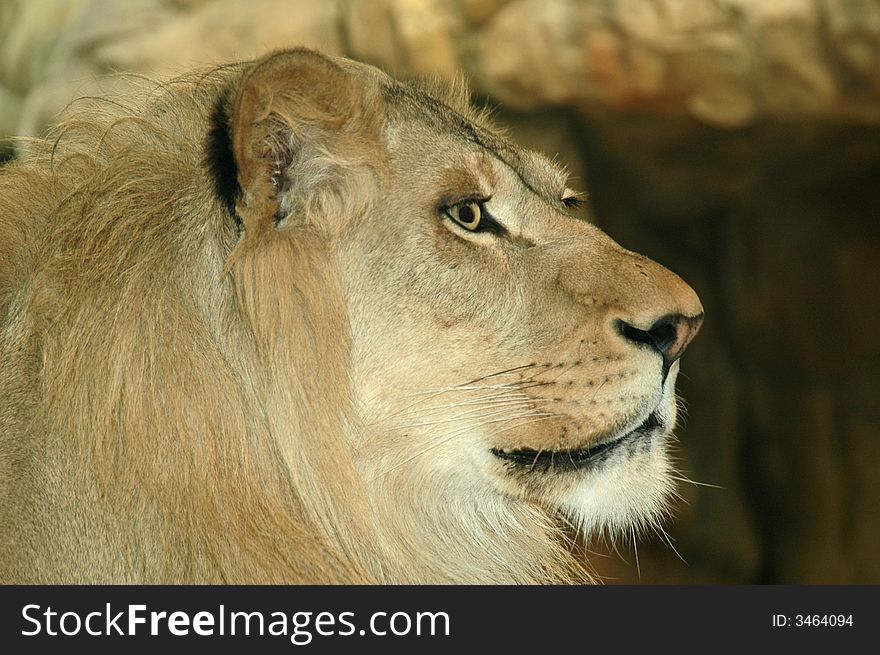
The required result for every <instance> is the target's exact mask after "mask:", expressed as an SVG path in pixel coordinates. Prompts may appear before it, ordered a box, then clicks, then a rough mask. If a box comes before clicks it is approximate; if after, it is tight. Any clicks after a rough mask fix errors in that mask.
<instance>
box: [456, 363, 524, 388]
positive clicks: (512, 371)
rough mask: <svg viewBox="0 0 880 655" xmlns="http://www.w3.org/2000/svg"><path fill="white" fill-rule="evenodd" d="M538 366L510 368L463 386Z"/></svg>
mask: <svg viewBox="0 0 880 655" xmlns="http://www.w3.org/2000/svg"><path fill="white" fill-rule="evenodd" d="M534 366H536V365H535V364H534V363H531V364H523V365H522V366H514V367H513V368H508V369H505V370H503V371H498V372H497V373H490V374H489V375H484V376H483V377H480V378H476V379H475V380H471V381H470V382H465V383H463V384H462V385H461V386H468V385H471V384H474V383H475V382H482V381H483V380H488V379H489V378H494V377H498V376H499V375H508V374H510V373H516V372H517V371H523V370H525V369H527V368H533V367H534Z"/></svg>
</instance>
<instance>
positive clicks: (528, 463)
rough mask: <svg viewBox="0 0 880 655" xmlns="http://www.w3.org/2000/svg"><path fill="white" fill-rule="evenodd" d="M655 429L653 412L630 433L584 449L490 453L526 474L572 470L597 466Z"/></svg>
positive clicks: (655, 415) (494, 450) (656, 423)
mask: <svg viewBox="0 0 880 655" xmlns="http://www.w3.org/2000/svg"><path fill="white" fill-rule="evenodd" d="M659 426H660V419H659V417H658V416H657V414H656V412H652V413H651V415H650V416H648V418H647V419H645V421H644V423H642V424H641V425H640V426H639V427H637V428H636V429H635V430H633V431H632V432H628V433H626V434H625V435H623V436H621V437H618V438H617V439H613V440H612V441H605V442H603V443H600V444H596V445H594V446H590V447H588V448H579V449H577V450H557V451H538V450H532V449H528V448H524V449H520V450H511V451H503V450H499V449H497V448H493V449H492V450H491V453H492V454H493V455H495V457H497V458H499V459H501V460H504V461H505V462H508V463H510V464H513V465H514V466H516V467H517V468H522V469H526V470H528V471H540V472H546V471H549V470H553V471H576V470H579V469H583V468H587V467H589V466H592V465H594V464H596V463H598V462H599V461H601V460H603V459H605V457H606V456H607V455H608V454H610V453H611V452H612V451H613V450H615V449H616V448H617V447H618V446H620V445H622V444H624V443H627V442H630V441H634V440H635V439H638V438H640V437H643V436H646V435H649V434H651V432H652V431H653V430H654V429H655V428H657V427H659Z"/></svg>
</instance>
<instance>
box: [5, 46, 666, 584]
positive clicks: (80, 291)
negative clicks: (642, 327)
mask: <svg viewBox="0 0 880 655" xmlns="http://www.w3.org/2000/svg"><path fill="white" fill-rule="evenodd" d="M294 54H297V53H294ZM299 54H300V56H304V55H301V53H299ZM291 56H294V55H291ZM308 56H313V55H308ZM321 61H325V60H323V59H322V60H321ZM326 62H329V60H326ZM326 62H325V63H321V64H319V65H317V66H318V68H320V70H319V71H318V72H317V73H314V74H316V75H317V74H321V75H324V74H327V75H335V76H336V78H339V79H336V78H334V79H332V80H330V82H328V84H327V88H328V89H330V91H328V92H327V93H328V94H331V95H333V96H334V97H337V98H338V97H340V96H343V97H348V96H345V94H346V93H348V91H347V90H346V89H347V87H345V84H346V83H343V82H341V81H340V80H341V77H340V76H341V75H342V73H340V72H339V71H343V72H344V74H345V75H346V76H349V77H356V78H361V77H368V76H369V75H368V74H367V73H365V72H364V70H366V67H363V68H361V67H360V66H355V65H353V64H351V65H349V64H344V63H335V64H333V63H326ZM308 65H309V66H311V65H312V64H311V63H308ZM322 67H323V68H322ZM346 67H348V68H346ZM324 68H327V69H328V70H330V69H331V68H332V70H330V72H329V73H326V71H324ZM254 70H255V69H254V67H253V65H251V64H242V65H236V66H229V67H224V68H220V69H216V70H213V71H210V72H207V73H200V74H197V75H192V76H189V77H186V78H183V79H180V80H177V81H174V82H171V83H167V84H163V85H159V86H155V87H153V86H150V85H144V86H145V87H146V88H144V89H142V90H140V91H138V92H137V93H135V94H134V95H133V96H131V97H130V98H125V99H115V100H113V101H109V100H102V99H96V100H86V101H80V102H79V103H75V104H74V106H73V107H72V110H71V111H72V114H71V115H70V116H69V117H68V118H67V119H66V120H65V122H64V123H62V124H61V126H60V127H59V128H57V130H56V131H55V132H54V133H53V134H51V135H50V136H49V137H48V138H46V139H39V140H33V141H30V142H27V143H26V144H24V145H23V150H24V152H23V154H22V156H21V158H20V161H17V162H14V163H10V164H8V165H6V166H5V168H4V169H2V173H0V361H2V370H3V374H2V375H0V398H3V399H4V402H3V404H2V407H0V581H2V582H114V583H139V582H169V583H178V582H186V583H190V582H222V583H287V582H299V583H315V582H321V583H325V582H332V583H339V582H349V583H350V582H353V583H375V582H526V583H527V582H572V581H579V580H580V581H583V580H586V579H587V577H588V576H587V574H586V573H585V570H584V569H583V567H582V565H581V564H579V563H578V561H576V560H575V559H574V558H572V557H571V555H570V550H571V547H572V544H571V540H570V539H571V537H570V536H569V535H568V533H567V529H566V527H565V521H564V520H560V517H561V515H562V510H561V509H560V510H558V511H556V510H548V509H547V508H545V507H542V505H541V503H539V502H534V501H532V500H528V501H526V502H523V500H522V498H521V497H519V496H518V494H516V493H513V494H509V495H506V494H502V493H498V494H492V493H490V492H489V491H487V488H486V487H485V485H483V484H478V483H476V482H473V481H471V480H469V479H468V480H463V479H460V478H459V477H457V476H456V475H450V476H449V477H446V478H444V477H439V476H437V475H435V474H434V473H432V472H431V471H432V470H433V469H431V470H429V469H426V468H424V467H422V466H421V464H420V460H418V458H416V459H415V460H414V461H412V462H409V463H407V462H405V460H406V458H407V457H408V456H409V455H401V454H400V452H401V451H393V450H392V449H391V445H392V444H393V443H395V442H394V440H395V439H396V437H395V436H394V435H393V434H392V432H391V431H388V432H387V433H386V432H382V433H381V434H378V433H377V432H376V430H375V427H374V425H373V424H372V423H370V420H368V419H367V418H365V416H367V415H368V414H369V412H365V411H364V409H363V403H364V402H365V401H364V398H365V397H366V396H364V395H363V394H359V393H356V392H353V390H352V384H353V383H352V380H353V360H352V358H353V357H359V355H358V353H360V352H362V347H361V346H356V345H355V344H353V339H354V338H356V337H357V335H358V334H360V332H358V331H357V330H355V329H354V328H353V323H352V318H351V314H352V311H353V310H352V309H351V305H350V302H349V296H350V294H351V291H350V290H351V288H352V283H350V282H349V281H348V278H347V277H346V276H345V275H343V274H341V273H340V269H339V262H340V261H341V258H342V257H343V256H344V252H345V251H341V250H334V246H333V244H334V243H335V241H333V240H332V239H331V238H330V237H328V234H329V235H331V236H333V238H336V236H335V235H343V234H347V232H346V231H347V230H349V229H350V225H352V224H353V222H354V221H356V220H358V217H361V216H364V215H367V214H369V212H371V211H374V210H375V209H376V202H377V192H376V191H375V189H376V188H387V185H388V184H389V183H388V181H387V180H388V179H389V173H388V170H390V168H392V167H393V165H394V163H393V161H390V160H389V159H388V158H386V157H382V156H378V153H379V152H380V151H381V149H382V146H381V145H380V143H381V142H383V139H385V138H386V136H387V123H386V121H387V120H390V119H388V118H387V116H385V117H383V116H382V115H381V114H379V115H374V114H373V113H371V109H370V108H371V107H372V106H374V105H375V103H377V102H379V100H378V97H379V96H378V95H377V92H375V91H371V92H369V93H367V94H366V96H363V97H362V96H357V97H355V96H353V95H352V96H351V97H350V98H348V100H346V101H345V102H344V103H343V109H342V110H340V113H337V114H334V113H333V111H334V110H333V108H332V107H330V105H328V103H327V101H326V98H323V97H321V98H317V99H315V98H313V97H311V96H309V94H308V93H304V92H301V91H296V90H295V89H294V91H296V92H294V91H291V92H290V93H289V94H288V95H286V96H285V95H284V93H281V92H276V91H273V92H272V93H270V94H269V95H268V96H267V98H268V99H267V98H264V97H263V96H262V95H260V93H262V91H261V89H264V88H266V86H265V85H266V84H270V83H271V84H274V83H275V82H276V81H277V80H278V79H280V78H281V77H283V76H285V75H287V74H288V73H287V72H285V71H284V70H282V69H280V68H279V71H280V72H278V71H270V73H271V75H269V74H267V73H265V71H264V72H263V73H260V72H259V70H263V69H259V70H258V72H257V73H253V71H254ZM297 70H298V72H297V75H302V74H304V73H303V72H302V71H303V70H305V69H303V68H300V69H297ZM311 70H312V69H310V68H309V69H308V70H307V71H306V72H307V73H309V71H311ZM312 72H313V71H312ZM309 74H311V73H309ZM255 75H264V76H265V75H268V77H266V80H262V79H256V78H254V76H255ZM258 83H259V84H258ZM248 85H250V86H248ZM334 85H335V86H334ZM285 88H287V87H285ZM251 92H253V93H252V95H253V97H251V96H249V95H248V93H251ZM331 92H332V93H331ZM424 92H425V91H424V90H421V91H416V90H413V91H411V93H413V94H418V93H424ZM430 93H431V94H433V95H432V97H437V94H438V91H437V88H436V87H434V90H433V91H431V92H430ZM443 93H446V92H443ZM371 94H372V95H371ZM465 97H466V96H465V94H463V93H462V92H461V91H460V90H459V91H455V92H454V93H453V94H452V95H449V94H446V95H442V96H441V98H440V100H438V102H440V103H441V104H446V105H449V106H452V107H453V108H454V110H455V111H457V112H459V113H462V114H463V115H464V116H466V117H467V118H466V119H467V120H469V121H473V122H474V123H475V124H480V125H483V126H485V127H488V124H487V123H486V121H485V118H484V117H480V116H478V115H476V114H474V113H473V112H471V111H470V110H469V109H468V108H467V107H468V106H469V105H467V103H466V102H465V101H464V100H463V98H465ZM309 103H312V104H311V105H309ZM358 103H360V104H358ZM306 105H308V106H309V107H311V109H308V108H306V109H303V108H304V107H306ZM291 108H292V109H291ZM248 112H250V113H248ZM309 112H312V113H311V114H309ZM465 112H466V113H465ZM353 115H355V116H361V118H362V120H361V119H357V120H355V119H353V118H352V116H353ZM248 116H250V118H248ZM236 121H241V124H242V126H243V127H241V129H240V130H238V131H236V130H237V128H236V125H237V123H236ZM334 121H335V122H334ZM230 122H231V125H230ZM248 130H251V131H254V134H251V132H249V131H248ZM261 130H262V131H261ZM325 132H327V133H330V132H332V133H333V135H334V139H335V141H334V145H332V146H328V145H325V144H320V143H318V144H317V145H316V144H315V143H316V141H317V140H318V137H315V136H314V135H316V134H317V135H322V134H324V133H325ZM227 137H228V139H227ZM310 139H311V141H310ZM224 148H228V149H230V150H231V152H232V153H233V154H234V155H235V157H236V158H237V160H238V161H237V168H236V171H235V173H234V175H235V176H236V177H237V182H238V185H240V188H241V191H240V193H239V194H238V195H236V196H234V197H233V196H232V195H229V196H228V197H224V194H223V193H222V192H218V185H222V184H223V182H224V180H225V181H226V182H229V183H230V184H232V182H230V180H229V179H228V176H226V177H224V175H225V172H224V170H222V167H223V166H224V165H225V164H228V162H224V160H223V156H224V155H223V153H222V152H221V153H220V154H219V155H218V154H217V153H215V152H214V150H215V149H219V150H221V151H222V150H224ZM282 169H283V170H282ZM291 180H292V182H291ZM383 185H385V187H383ZM279 189H281V190H283V191H284V192H283V193H279V192H278V190H279ZM227 191H228V190H227ZM232 205H234V210H233V207H232ZM327 217H334V219H333V220H334V221H335V222H331V221H329V219H328V218H327ZM282 227H283V229H281V228H282ZM339 238H340V239H341V238H342V237H339ZM340 252H342V253H343V254H342V255H341V254H340ZM389 255H393V253H389ZM424 337H428V338H429V335H424ZM500 368H501V367H499V370H500ZM475 377H476V376H475ZM383 444H384V445H383ZM407 447H410V446H407ZM383 448H384V449H385V450H384V451H383ZM419 448H422V447H419ZM416 450H418V449H416ZM416 450H413V451H407V452H416ZM371 453H372V454H371ZM377 453H378V454H377ZM383 453H384V454H383ZM383 457H387V458H389V460H388V461H383ZM376 479H381V485H376V484H374V483H373V482H374V481H375V480H376ZM463 490H469V491H467V492H466V493H468V494H470V496H463ZM464 497H469V498H470V500H469V501H468V502H462V501H460V500H459V499H461V498H464ZM652 511H654V510H652ZM571 520H573V521H576V520H577V518H576V517H574V516H573V517H572V519H571Z"/></svg>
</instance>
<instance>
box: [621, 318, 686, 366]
mask: <svg viewBox="0 0 880 655" xmlns="http://www.w3.org/2000/svg"><path fill="white" fill-rule="evenodd" d="M702 318H703V317H702V315H700V316H695V317H687V316H682V315H681V314H670V315H668V316H664V317H662V318H660V319H658V320H656V321H654V323H653V324H652V325H651V327H650V328H648V329H647V330H642V329H640V328H637V327H635V326H633V325H631V324H629V323H627V322H626V321H622V320H618V321H617V323H616V326H617V331H618V332H619V333H620V334H621V336H623V338H625V339H626V340H628V341H631V342H633V343H636V344H647V345H649V346H651V347H652V348H653V349H654V350H656V351H657V352H658V353H660V355H662V356H663V360H664V362H665V364H666V367H667V368H668V367H669V366H670V365H671V364H672V362H674V361H675V360H676V359H678V358H679V357H680V356H681V354H682V353H683V352H684V349H685V347H687V345H688V343H690V341H691V339H692V338H693V337H694V335H695V334H696V332H697V330H699V328H700V323H701V322H702Z"/></svg>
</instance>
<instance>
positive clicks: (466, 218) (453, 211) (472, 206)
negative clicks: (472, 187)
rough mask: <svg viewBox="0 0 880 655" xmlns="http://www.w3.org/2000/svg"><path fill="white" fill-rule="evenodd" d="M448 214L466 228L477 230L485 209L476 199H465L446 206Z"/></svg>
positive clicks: (472, 230)
mask: <svg viewBox="0 0 880 655" xmlns="http://www.w3.org/2000/svg"><path fill="white" fill-rule="evenodd" d="M445 211H446V215H447V216H449V218H451V219H452V220H453V221H455V222H456V223H458V224H459V225H461V226H462V227H463V228H464V229H466V230H470V231H471V232H476V231H477V230H478V229H479V228H480V219H481V218H482V216H483V211H482V209H481V208H480V203H478V202H477V201H476V200H465V201H464V202H460V203H457V204H455V205H452V206H450V207H447V208H446V210H445Z"/></svg>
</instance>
